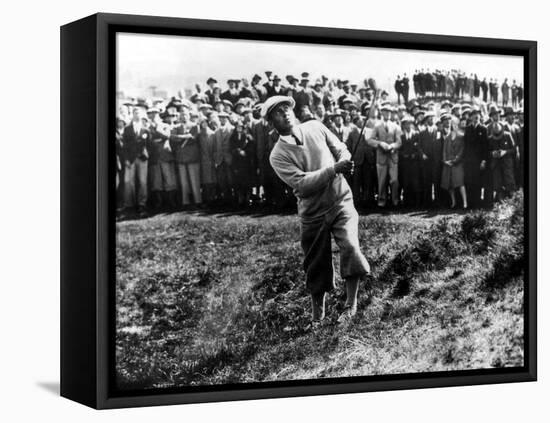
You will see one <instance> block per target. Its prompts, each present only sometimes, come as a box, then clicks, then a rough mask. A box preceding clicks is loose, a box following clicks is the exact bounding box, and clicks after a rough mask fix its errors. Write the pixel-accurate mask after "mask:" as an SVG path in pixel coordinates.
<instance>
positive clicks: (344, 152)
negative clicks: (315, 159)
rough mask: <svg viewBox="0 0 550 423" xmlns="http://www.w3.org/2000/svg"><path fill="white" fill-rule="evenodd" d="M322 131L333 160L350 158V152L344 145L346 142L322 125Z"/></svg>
mask: <svg viewBox="0 0 550 423" xmlns="http://www.w3.org/2000/svg"><path fill="white" fill-rule="evenodd" d="M323 132H324V134H325V140H326V143H327V146H328V148H329V150H330V152H331V153H332V155H333V157H334V160H336V161H337V162H339V161H342V160H351V153H350V152H349V150H348V147H347V146H346V143H344V142H342V141H340V140H339V139H338V137H337V136H336V135H334V134H333V133H332V132H331V131H330V130H329V129H328V128H326V127H325V126H324V125H323Z"/></svg>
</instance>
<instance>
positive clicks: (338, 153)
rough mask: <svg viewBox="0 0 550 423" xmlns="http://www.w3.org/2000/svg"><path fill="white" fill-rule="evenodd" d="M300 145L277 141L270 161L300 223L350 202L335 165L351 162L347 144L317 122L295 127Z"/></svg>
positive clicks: (347, 187)
mask: <svg viewBox="0 0 550 423" xmlns="http://www.w3.org/2000/svg"><path fill="white" fill-rule="evenodd" d="M294 130H295V132H294V133H295V135H296V136H297V137H298V139H299V140H300V141H301V143H302V145H294V144H289V143H286V142H284V141H280V140H279V141H278V142H277V143H276V144H275V146H274V147H273V150H272V151H271V154H270V156H269V162H270V164H271V166H272V167H273V170H274V171H275V173H276V174H277V175H278V176H279V178H280V179H281V180H282V181H283V182H285V183H286V184H287V185H288V186H290V187H291V188H292V189H293V191H294V195H295V196H296V198H297V200H298V215H299V216H300V217H301V218H302V219H303V220H309V219H314V218H317V217H319V216H323V215H325V214H326V213H327V212H329V211H330V210H331V209H332V208H333V207H334V206H336V205H338V204H339V203H340V202H342V201H345V200H352V198H353V197H352V194H351V189H350V187H349V185H348V183H347V182H346V179H345V178H344V176H343V175H342V174H336V173H335V171H334V164H335V163H336V162H337V161H340V160H350V158H351V154H350V153H349V151H348V149H347V148H346V145H345V144H344V143H343V142H341V141H340V140H339V139H338V138H337V137H336V135H334V134H333V133H332V132H331V131H330V130H329V129H328V128H327V127H326V126H324V125H323V124H322V123H320V122H318V121H317V120H310V121H307V122H304V123H302V124H300V125H298V126H296V127H295V128H294Z"/></svg>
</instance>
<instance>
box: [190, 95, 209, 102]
mask: <svg viewBox="0 0 550 423" xmlns="http://www.w3.org/2000/svg"><path fill="white" fill-rule="evenodd" d="M190 100H191V102H192V103H196V102H197V101H202V102H203V103H204V102H206V98H204V95H203V94H199V93H195V94H193V95H192V96H191V98H190Z"/></svg>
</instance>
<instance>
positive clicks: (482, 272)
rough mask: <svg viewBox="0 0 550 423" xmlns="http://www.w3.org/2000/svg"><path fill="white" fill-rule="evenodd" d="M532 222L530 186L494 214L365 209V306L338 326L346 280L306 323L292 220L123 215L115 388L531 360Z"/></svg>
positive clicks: (306, 305)
mask: <svg viewBox="0 0 550 423" xmlns="http://www.w3.org/2000/svg"><path fill="white" fill-rule="evenodd" d="M523 225H524V222H523V197H522V195H521V193H518V194H516V195H515V196H514V197H513V198H511V199H509V200H506V201H504V202H502V203H500V204H498V205H496V206H495V207H494V208H493V210H491V211H488V212H471V213H467V214H464V215H460V214H455V215H451V216H443V217H438V216H435V217H429V216H419V215H413V214H393V215H380V214H375V215H369V216H361V218H360V242H361V245H362V248H363V251H364V253H365V255H366V256H367V258H368V259H369V261H370V263H371V266H372V269H373V275H372V278H369V280H368V281H366V282H365V284H364V285H363V287H362V290H361V292H360V307H359V312H358V315H357V317H356V318H355V319H354V321H353V322H352V323H351V324H350V325H349V326H347V327H346V328H342V327H339V326H338V325H337V324H336V318H337V316H338V313H339V311H340V310H341V307H342V303H343V299H344V292H343V289H342V281H341V280H339V279H337V285H338V289H337V290H336V291H335V292H334V293H332V294H331V295H330V296H329V297H328V299H327V321H326V323H325V324H324V326H323V327H322V328H321V329H320V330H319V331H316V332H311V331H309V330H308V322H309V312H310V303H309V296H308V294H307V292H306V291H305V286H304V273H303V270H302V254H301V251H300V246H299V224H298V220H297V218H296V217H295V216H268V217H258V218H252V217H247V216H215V215H214V216H200V215H184V214H175V215H170V216H158V217H155V218H152V219H148V220H143V221H138V222H124V223H119V224H118V226H117V245H118V248H117V275H118V278H117V376H118V377H117V380H118V383H119V386H120V387H121V388H148V387H163V386H177V385H198V384H223V383H246V382H255V381H268V380H288V379H300V378H308V379H309V378H323V377H342V376H356V375H374V374H390V373H403V372H423V371H439V370H455V369H473V368H490V367H501V366H519V365H522V363H523V288H524V285H523V268H524V265H525V258H524V249H523V234H524V227H523ZM333 250H334V258H335V260H334V263H335V267H336V270H338V260H337V255H338V251H337V248H336V247H334V248H333Z"/></svg>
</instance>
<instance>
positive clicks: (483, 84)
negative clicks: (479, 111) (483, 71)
mask: <svg viewBox="0 0 550 423" xmlns="http://www.w3.org/2000/svg"><path fill="white" fill-rule="evenodd" d="M479 86H480V87H481V91H482V92H483V101H484V102H485V103H487V91H489V85H488V84H487V78H483V81H481V83H480V84H479Z"/></svg>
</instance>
